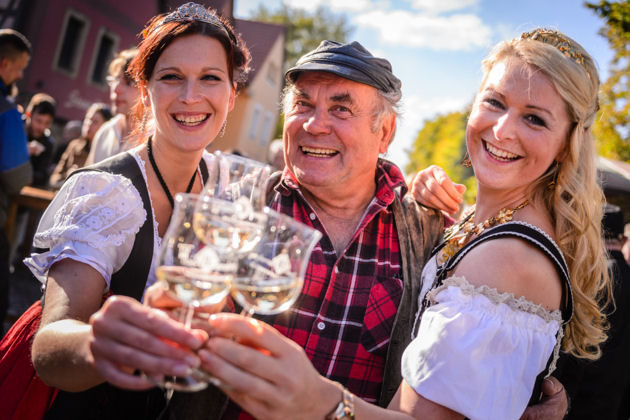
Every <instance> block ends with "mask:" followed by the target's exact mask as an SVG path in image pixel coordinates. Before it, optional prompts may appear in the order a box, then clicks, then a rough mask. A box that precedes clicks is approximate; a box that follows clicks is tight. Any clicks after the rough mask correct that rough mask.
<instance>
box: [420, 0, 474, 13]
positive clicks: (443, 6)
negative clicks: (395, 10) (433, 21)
mask: <svg viewBox="0 0 630 420" xmlns="http://www.w3.org/2000/svg"><path fill="white" fill-rule="evenodd" d="M478 3H479V0H412V2H411V7H413V8H414V9H418V10H422V11H423V12H426V13H430V14H438V13H443V12H451V11H453V10H461V9H465V8H467V7H470V6H476V5H477V4H478Z"/></svg>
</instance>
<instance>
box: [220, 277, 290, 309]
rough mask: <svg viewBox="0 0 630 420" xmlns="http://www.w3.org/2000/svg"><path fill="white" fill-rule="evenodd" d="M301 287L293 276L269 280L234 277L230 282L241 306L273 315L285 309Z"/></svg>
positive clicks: (233, 294) (233, 293)
mask: <svg viewBox="0 0 630 420" xmlns="http://www.w3.org/2000/svg"><path fill="white" fill-rule="evenodd" d="M301 289H302V283H301V282H300V281H298V279H297V278H296V277H295V276H287V277H277V278H273V279H269V280H264V281H260V280H252V279H250V278H236V279H234V281H233V283H232V291H231V293H232V296H233V297H234V299H236V301H237V302H238V303H239V305H241V306H242V307H243V308H245V309H247V310H252V311H254V312H256V313H258V314H261V315H273V314H277V313H279V312H282V311H285V310H287V309H288V308H289V307H290V306H291V305H292V304H293V302H294V301H295V299H296V298H297V296H298V295H299V293H300V291H301Z"/></svg>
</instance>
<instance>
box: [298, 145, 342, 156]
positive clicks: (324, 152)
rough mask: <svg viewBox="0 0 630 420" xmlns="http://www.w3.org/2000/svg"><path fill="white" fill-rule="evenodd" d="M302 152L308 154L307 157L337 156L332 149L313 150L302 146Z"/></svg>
mask: <svg viewBox="0 0 630 420" xmlns="http://www.w3.org/2000/svg"><path fill="white" fill-rule="evenodd" d="M301 149H302V152H304V153H308V154H309V155H313V156H321V157H324V156H332V155H335V154H337V151H336V150H333V149H319V148H314V147H306V146H302V147H301Z"/></svg>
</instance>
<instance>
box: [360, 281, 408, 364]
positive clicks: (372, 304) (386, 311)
mask: <svg viewBox="0 0 630 420" xmlns="http://www.w3.org/2000/svg"><path fill="white" fill-rule="evenodd" d="M402 291H403V287H402V280H400V278H399V276H392V277H377V278H376V279H375V281H374V284H373V285H372V287H371V289H370V295H369V297H368V302H367V307H366V310H365V316H364V318H363V327H362V329H361V345H362V346H363V347H364V348H365V350H366V351H368V352H370V353H372V354H375V355H378V356H382V357H385V356H386V355H387V343H389V339H390V337H391V334H392V329H393V327H394V320H395V318H396V313H397V311H398V305H399V303H400V298H401V296H402Z"/></svg>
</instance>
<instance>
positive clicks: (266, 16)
mask: <svg viewBox="0 0 630 420" xmlns="http://www.w3.org/2000/svg"><path fill="white" fill-rule="evenodd" d="M252 19H254V20H258V21H262V22H270V23H279V24H282V25H285V26H286V28H287V32H286V43H285V52H286V55H285V61H284V70H285V71H286V70H288V69H289V68H290V67H291V66H293V65H294V64H295V62H296V61H297V60H298V58H300V57H301V56H303V55H304V54H306V53H307V52H309V51H311V50H314V49H315V48H316V47H317V46H318V45H319V43H320V42H321V41H323V40H325V39H328V40H331V41H338V42H347V39H348V36H349V35H350V33H351V32H352V31H353V28H352V27H351V26H350V24H349V23H348V20H347V18H346V16H345V15H342V14H334V13H332V12H331V11H329V10H327V9H325V8H323V7H321V6H320V7H318V8H317V9H316V10H315V11H314V12H308V11H305V10H303V9H297V8H292V7H289V6H287V5H286V4H284V3H283V4H282V6H280V8H279V9H278V10H275V11H272V10H270V9H267V7H265V6H264V5H263V4H260V5H259V6H258V10H256V12H254V14H253V15H252Z"/></svg>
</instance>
